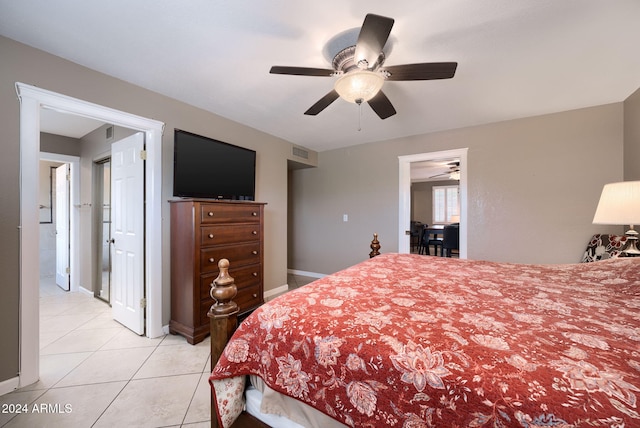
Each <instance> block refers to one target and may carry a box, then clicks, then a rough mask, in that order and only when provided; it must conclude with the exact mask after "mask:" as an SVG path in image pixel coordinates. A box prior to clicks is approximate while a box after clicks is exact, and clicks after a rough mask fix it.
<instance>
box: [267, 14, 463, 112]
mask: <svg viewBox="0 0 640 428" xmlns="http://www.w3.org/2000/svg"><path fill="white" fill-rule="evenodd" d="M393 23H394V20H393V19H392V18H387V17H384V16H380V15H374V14H367V16H366V17H365V18H364V22H363V24H362V27H361V28H360V33H359V35H358V39H357V42H356V44H355V45H354V46H349V47H347V48H345V49H343V50H341V51H340V52H338V53H337V54H336V55H335V57H334V58H333V63H332V66H333V69H324V68H309V67H286V66H273V67H271V70H270V73H272V74H289V75H296V76H320V77H333V76H336V77H338V80H336V82H335V85H334V88H333V90H331V91H330V92H329V93H328V94H326V95H325V96H324V97H322V98H321V99H320V100H319V101H318V102H316V103H315V104H314V105H312V106H311V107H310V108H309V109H308V110H307V111H305V112H304V114H306V115H312V116H315V115H317V114H318V113H320V112H321V111H322V110H324V109H325V108H327V107H328V106H329V105H330V104H331V103H332V102H334V101H335V100H336V99H338V98H339V97H341V98H343V99H344V100H346V101H349V102H352V103H356V104H358V105H361V104H362V103H364V102H367V103H369V105H370V106H371V108H372V109H373V111H374V112H376V114H377V115H378V116H379V117H380V119H386V118H388V117H390V116H393V115H394V114H396V110H395V108H394V107H393V105H392V104H391V101H389V98H387V96H386V95H385V94H384V92H382V90H381V88H382V85H383V84H384V81H385V80H389V81H407V80H434V79H450V78H452V77H453V76H454V74H455V72H456V68H457V66H458V63H456V62H427V63H418V64H404V65H392V66H389V67H385V66H383V64H384V60H385V55H384V52H383V50H382V49H383V48H384V45H385V43H386V42H387V39H388V38H389V34H390V33H391V28H392V27H393Z"/></svg>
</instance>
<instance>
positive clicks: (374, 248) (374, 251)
mask: <svg viewBox="0 0 640 428" xmlns="http://www.w3.org/2000/svg"><path fill="white" fill-rule="evenodd" d="M379 250H380V242H379V241H378V234H377V233H374V234H373V241H371V252H370V253H369V258H373V257H375V256H378V255H380V251H379Z"/></svg>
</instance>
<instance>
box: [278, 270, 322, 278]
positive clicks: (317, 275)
mask: <svg viewBox="0 0 640 428" xmlns="http://www.w3.org/2000/svg"><path fill="white" fill-rule="evenodd" d="M287 273H290V274H291V275H300V276H309V277H311V278H324V277H325V276H327V275H325V274H323V273H317V272H307V271H304V270H297V269H287Z"/></svg>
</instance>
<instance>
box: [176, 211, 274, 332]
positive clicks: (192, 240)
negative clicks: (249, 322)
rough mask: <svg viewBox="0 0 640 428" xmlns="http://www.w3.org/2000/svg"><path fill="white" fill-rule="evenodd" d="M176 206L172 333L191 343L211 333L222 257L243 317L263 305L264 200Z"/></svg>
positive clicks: (235, 299) (240, 314)
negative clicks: (214, 292) (215, 284)
mask: <svg viewBox="0 0 640 428" xmlns="http://www.w3.org/2000/svg"><path fill="white" fill-rule="evenodd" d="M169 202H170V206H171V321H170V323H169V331H170V332H171V333H172V334H181V335H183V336H184V337H186V338H187V341H188V342H189V343H191V344H192V345H193V344H196V343H198V342H201V341H202V340H203V339H204V338H205V337H206V336H207V335H208V334H209V318H208V317H207V312H208V311H209V308H210V307H211V305H212V304H213V299H212V298H211V297H210V295H209V290H210V289H211V283H212V282H213V280H214V279H215V278H216V277H217V276H218V261H219V260H220V259H222V258H225V259H229V262H230V264H231V269H229V273H230V275H231V276H232V277H233V278H234V279H235V284H236V286H237V287H238V294H237V296H236V297H235V298H234V299H233V300H234V301H235V302H236V303H237V304H238V306H239V307H240V312H239V314H238V316H239V317H241V316H242V315H243V314H246V313H248V312H250V311H252V310H254V309H255V308H257V307H258V306H260V305H261V304H263V303H264V299H263V294H264V292H263V289H264V288H263V266H264V256H263V253H264V205H265V204H264V203H258V202H246V201H215V200H205V199H182V200H175V201H169Z"/></svg>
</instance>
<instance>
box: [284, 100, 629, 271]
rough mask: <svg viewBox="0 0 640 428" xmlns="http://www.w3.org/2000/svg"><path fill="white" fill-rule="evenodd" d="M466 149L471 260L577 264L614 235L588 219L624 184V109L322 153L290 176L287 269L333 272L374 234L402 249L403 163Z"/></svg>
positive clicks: (386, 247)
mask: <svg viewBox="0 0 640 428" xmlns="http://www.w3.org/2000/svg"><path fill="white" fill-rule="evenodd" d="M465 147H467V148H469V151H468V201H467V202H468V203H467V210H468V231H469V233H468V257H469V258H473V259H485V260H496V261H509V262H527V263H565V262H577V261H579V260H580V258H581V256H582V253H583V251H584V248H585V246H586V243H587V241H588V239H589V237H590V236H591V234H593V233H595V232H598V231H609V230H612V229H611V228H607V227H604V226H596V225H593V224H591V221H592V219H593V214H594V212H595V208H596V205H597V202H598V198H599V196H600V191H601V189H602V186H603V185H604V184H605V183H608V182H612V181H620V180H622V178H623V175H622V164H623V103H616V104H610V105H605V106H599V107H593V108H586V109H581V110H575V111H568V112H562V113H557V114H551V115H545V116H539V117H531V118H525V119H519V120H512V121H507V122H500V123H494V124H489V125H483V126H476V127H470V128H464V129H457V130H453V131H447V132H440V133H434V134H426V135H419V136H414V137H408V138H402V139H398V140H393V141H384V142H380V143H374V144H366V145H360V146H354V147H349V148H343V149H337V150H331V151H327V152H321V153H320V154H319V159H318V165H319V167H318V168H317V169H307V170H298V171H294V172H293V174H292V175H293V177H292V184H291V199H292V202H293V204H294V212H295V215H294V219H293V221H294V223H293V224H292V227H291V229H290V230H291V233H292V235H293V236H291V237H290V239H291V242H292V246H291V247H290V248H289V251H290V253H291V255H290V259H291V264H290V266H289V267H290V268H292V269H297V270H301V271H308V272H318V273H332V272H335V271H336V270H339V269H342V268H344V267H346V266H349V265H352V264H354V263H356V262H358V261H361V260H364V259H366V258H367V257H368V253H369V248H368V245H369V242H370V240H371V236H372V233H374V232H377V233H378V234H379V237H380V242H381V245H382V250H381V251H382V252H385V251H387V252H391V251H397V249H398V236H397V235H398V232H397V230H398V204H399V202H398V193H399V192H398V156H399V155H409V154H416V153H425V152H435V151H441V150H451V149H459V148H465ZM344 213H347V214H349V222H347V223H345V222H343V221H342V215H343V214H344ZM407 228H408V225H407ZM618 229H619V228H615V229H613V230H612V231H617V232H619V230H618Z"/></svg>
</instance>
